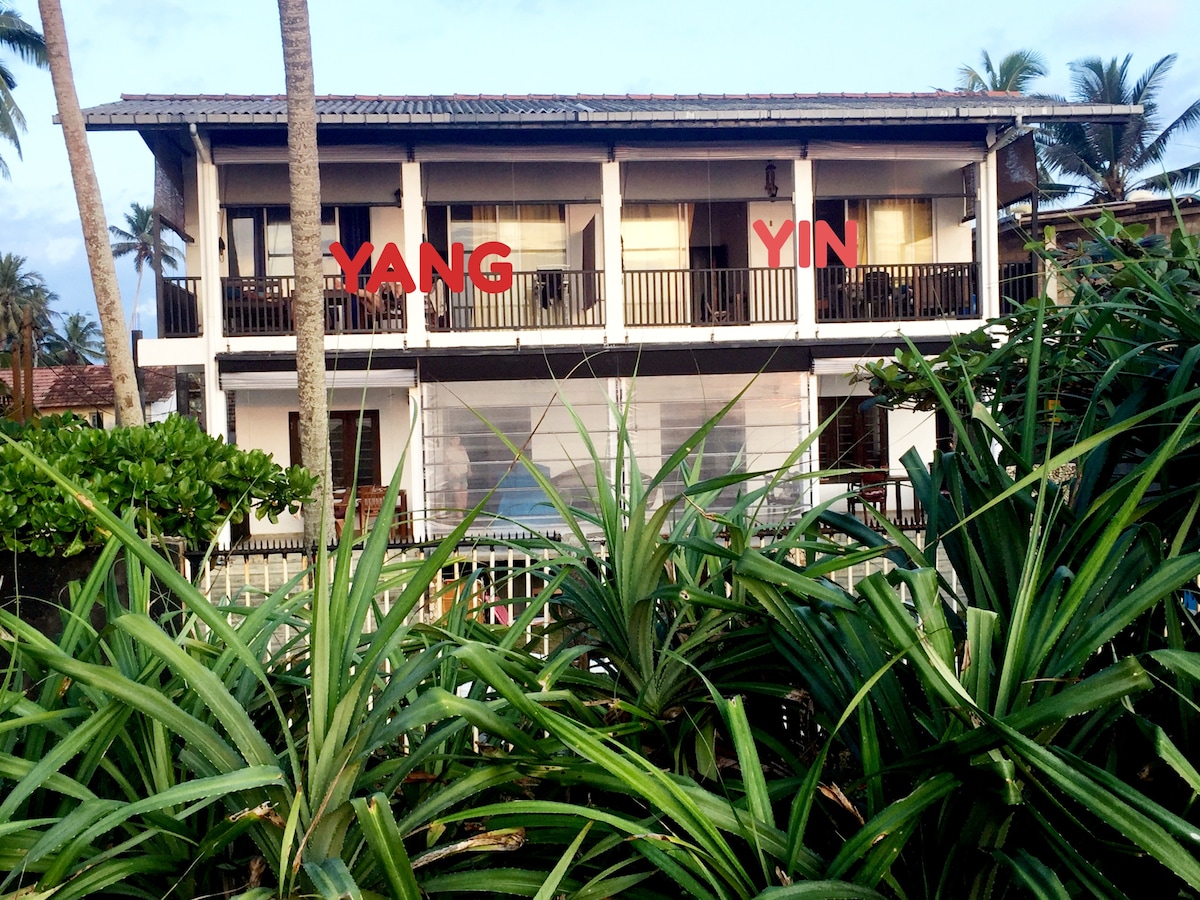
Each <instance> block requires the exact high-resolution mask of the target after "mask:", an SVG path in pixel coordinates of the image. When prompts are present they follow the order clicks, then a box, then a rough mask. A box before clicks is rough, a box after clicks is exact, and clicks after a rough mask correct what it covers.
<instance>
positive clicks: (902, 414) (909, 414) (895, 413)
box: [814, 375, 937, 512]
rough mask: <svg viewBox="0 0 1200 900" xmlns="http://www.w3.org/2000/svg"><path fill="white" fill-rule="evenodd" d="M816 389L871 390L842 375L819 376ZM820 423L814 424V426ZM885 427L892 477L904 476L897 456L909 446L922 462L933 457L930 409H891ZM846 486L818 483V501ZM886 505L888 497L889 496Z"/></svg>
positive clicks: (825, 393) (838, 393)
mask: <svg viewBox="0 0 1200 900" xmlns="http://www.w3.org/2000/svg"><path fill="white" fill-rule="evenodd" d="M817 381H818V390H819V391H820V396H822V397H847V396H849V397H864V398H865V397H869V396H870V395H871V391H870V389H869V388H868V387H867V385H866V384H865V383H862V382H860V383H858V384H854V385H851V384H850V380H849V378H848V377H845V376H841V375H820V376H818V378H817ZM817 424H820V423H814V427H815V425H817ZM887 428H888V472H889V474H891V475H892V476H895V477H900V478H903V477H906V476H907V475H908V472H907V470H905V468H904V464H903V463H902V462H901V461H900V458H901V457H902V456H904V454H905V453H907V452H908V451H909V449H910V448H914V447H915V448H916V450H917V453H918V454H919V455H920V457H921V459H922V460H923V461H924V462H925V463H929V462H931V461H932V460H933V453H934V450H935V449H936V448H937V425H936V422H935V419H934V414H933V412H931V411H920V412H918V411H916V410H911V409H893V410H889V411H888V414H887ZM846 488H847V485H846V484H844V483H826V484H822V485H820V488H819V490H818V501H825V500H828V499H830V498H831V497H836V496H838V495H839V494H843V493H845V492H846ZM905 496H906V497H911V492H907V491H906V492H905ZM888 499H889V504H890V503H891V500H892V498H891V496H890V495H889V498H888ZM834 509H838V510H841V511H843V512H844V511H845V509H846V504H845V502H844V501H838V503H836V504H835V505H834Z"/></svg>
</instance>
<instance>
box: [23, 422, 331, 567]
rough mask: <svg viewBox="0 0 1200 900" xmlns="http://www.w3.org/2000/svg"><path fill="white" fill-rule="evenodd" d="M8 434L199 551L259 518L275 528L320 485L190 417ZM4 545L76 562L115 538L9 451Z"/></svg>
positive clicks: (147, 526) (157, 530) (150, 529)
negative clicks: (232, 526)
mask: <svg viewBox="0 0 1200 900" xmlns="http://www.w3.org/2000/svg"><path fill="white" fill-rule="evenodd" d="M3 431H4V433H5V434H6V435H7V437H9V438H10V439H11V440H13V441H17V442H19V444H20V445H21V446H23V447H24V448H26V449H28V450H30V451H32V452H33V453H35V454H36V455H37V456H38V457H40V458H41V459H44V460H46V461H48V462H50V463H51V464H52V465H54V466H55V468H57V469H58V471H59V472H61V473H63V474H64V475H66V476H67V477H69V478H71V479H72V480H73V481H75V482H76V483H77V484H79V485H80V486H81V487H84V488H86V489H87V491H88V493H90V494H91V495H92V496H93V497H94V498H95V499H96V500H98V501H99V502H101V503H103V504H104V505H106V506H108V507H109V508H111V509H113V510H116V511H117V512H118V513H124V512H126V511H127V510H130V509H133V510H135V511H136V512H135V519H134V521H135V522H136V524H137V526H138V528H139V530H140V531H142V533H143V534H156V535H172V536H176V537H182V538H185V539H186V540H187V542H188V544H189V545H190V546H203V545H204V544H206V543H208V542H209V541H210V540H211V539H212V537H213V536H214V535H215V534H216V532H217V530H218V529H219V528H220V527H221V525H222V524H223V523H224V522H225V521H226V519H228V520H229V521H231V522H235V523H236V522H240V521H242V520H243V519H244V518H245V517H246V514H247V513H248V512H249V511H250V510H251V509H253V510H254V512H255V515H257V516H258V517H259V518H262V517H264V516H265V517H268V518H270V519H271V521H275V520H276V519H277V518H278V516H279V514H280V513H282V512H285V511H286V512H295V511H296V510H297V509H299V506H300V503H301V502H302V501H303V500H304V499H306V498H307V497H308V496H309V494H310V493H311V492H312V489H313V485H314V483H315V482H314V479H313V478H312V476H310V475H309V474H308V473H307V472H306V471H305V470H303V469H301V468H300V467H299V466H293V467H291V468H290V469H286V470H285V469H282V468H280V466H279V465H277V464H276V463H275V462H274V461H273V460H272V459H271V456H270V454H267V453H264V452H262V451H261V450H240V449H238V448H237V447H234V446H231V445H229V444H226V443H225V442H224V441H223V440H221V439H220V438H214V437H211V436H209V435H207V434H205V433H204V432H203V431H202V430H201V429H200V427H199V425H197V424H196V422H195V421H194V420H192V419H188V418H184V417H182V416H170V417H169V418H167V419H166V420H165V421H163V422H158V423H155V424H152V425H146V426H143V427H138V428H115V429H112V430H109V431H104V430H100V429H96V428H91V427H88V425H87V424H86V423H85V422H84V421H83V420H82V419H79V418H78V417H75V416H46V417H43V418H40V419H37V420H35V421H34V422H33V423H31V424H30V425H27V426H24V427H22V426H17V425H15V424H14V423H6V424H5V425H4V426H3ZM0 536H2V537H3V540H4V544H5V546H6V547H8V548H9V549H10V550H16V551H18V552H21V551H27V552H30V553H33V554H35V555H37V556H55V555H59V556H71V555H74V554H75V553H78V552H80V551H81V550H83V549H84V548H85V547H98V546H100V545H102V544H103V542H104V540H105V538H106V532H105V530H104V529H103V528H102V527H101V526H99V525H97V524H96V522H95V519H94V517H93V516H91V515H90V514H89V513H88V511H87V510H86V509H84V507H83V506H81V505H80V503H79V501H78V500H77V499H76V498H75V497H74V496H72V495H71V494H70V493H68V492H65V491H64V490H63V489H62V488H61V487H59V485H57V484H56V483H55V482H54V481H53V480H52V479H50V478H49V477H48V476H47V475H46V474H45V472H44V471H43V470H41V469H39V468H38V467H37V466H36V465H34V464H33V463H32V462H31V461H30V460H29V459H28V458H27V457H26V456H24V455H22V454H21V453H20V452H19V450H18V448H17V446H15V445H14V444H13V443H11V442H8V441H6V442H4V443H3V444H0Z"/></svg>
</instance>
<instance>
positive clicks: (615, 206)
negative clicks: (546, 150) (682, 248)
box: [600, 162, 625, 344]
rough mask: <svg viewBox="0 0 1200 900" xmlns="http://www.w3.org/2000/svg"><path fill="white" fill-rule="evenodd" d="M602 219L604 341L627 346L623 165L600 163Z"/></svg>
mask: <svg viewBox="0 0 1200 900" xmlns="http://www.w3.org/2000/svg"><path fill="white" fill-rule="evenodd" d="M600 216H601V218H602V219H603V220H604V221H603V226H604V340H605V342H606V343H609V344H623V343H625V279H624V272H623V271H622V269H621V164H620V163H619V162H606V163H601V164H600Z"/></svg>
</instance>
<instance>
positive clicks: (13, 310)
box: [0, 253, 58, 351]
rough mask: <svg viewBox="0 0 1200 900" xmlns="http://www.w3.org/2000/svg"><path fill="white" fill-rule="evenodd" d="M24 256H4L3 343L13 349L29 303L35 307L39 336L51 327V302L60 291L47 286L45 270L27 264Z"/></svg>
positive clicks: (0, 271)
mask: <svg viewBox="0 0 1200 900" xmlns="http://www.w3.org/2000/svg"><path fill="white" fill-rule="evenodd" d="M26 262H27V260H26V258H25V257H24V256H17V255H16V254H15V253H5V254H4V255H3V256H0V343H2V344H3V346H4V349H5V351H11V349H12V346H13V342H14V341H15V340H17V339H18V338H19V336H20V334H21V323H22V321H23V317H24V315H25V309H26V307H28V308H30V309H31V310H32V311H33V328H34V335H35V340H36V339H37V337H38V335H44V334H46V333H47V332H49V331H50V304H51V303H52V302H53V301H54V300H57V299H58V297H57V295H56V294H55V293H54V292H53V291H50V290H48V289H47V288H46V280H45V279H44V278H42V276H41V274H40V273H38V272H34V271H32V270H30V269H26V268H25V263H26Z"/></svg>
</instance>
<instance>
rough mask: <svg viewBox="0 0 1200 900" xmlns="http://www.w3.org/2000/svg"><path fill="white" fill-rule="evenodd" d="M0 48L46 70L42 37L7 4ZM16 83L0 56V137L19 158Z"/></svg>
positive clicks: (2, 168)
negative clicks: (14, 97)
mask: <svg viewBox="0 0 1200 900" xmlns="http://www.w3.org/2000/svg"><path fill="white" fill-rule="evenodd" d="M0 47H4V48H6V49H8V50H11V51H12V52H13V53H15V54H16V56H17V58H18V59H20V60H23V61H24V62H27V63H32V64H33V65H35V66H40V67H41V68H43V69H44V68H45V67H46V44H45V42H44V41H43V40H42V36H41V35H40V34H38V32H37V31H36V30H34V28H33V27H32V26H31V25H29V23H28V22H25V21H24V20H23V19H22V18H21V15H20V13H18V12H17V11H16V10H15V9H14V8H12V7H11V6H8V5H3V6H0ZM16 86H17V80H16V79H15V78H14V77H13V74H12V70H11V69H10V68H9V67H8V64H7V62H6V61H5V59H4V58H3V57H0V137H2V138H4V139H5V140H7V141H9V142H10V143H11V144H12V145H13V146H14V147H16V148H17V156H20V155H21V142H20V140H19V139H18V135H19V134H20V133H21V132H23V131H24V130H25V117H24V116H23V115H21V110H20V108H19V107H18V106H17V103H16V101H15V100H14V99H13V95H12V92H13V88H15V87H16ZM0 175H3V176H4V177H5V178H7V177H8V166H7V165H5V164H4V159H3V158H2V157H0Z"/></svg>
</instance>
